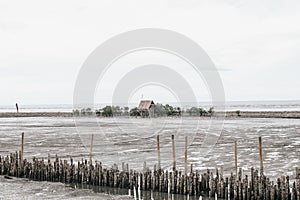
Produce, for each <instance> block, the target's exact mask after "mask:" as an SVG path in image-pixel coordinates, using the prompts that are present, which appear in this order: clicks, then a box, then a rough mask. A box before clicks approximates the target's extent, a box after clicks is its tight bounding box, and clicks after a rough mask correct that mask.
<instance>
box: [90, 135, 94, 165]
mask: <svg viewBox="0 0 300 200" xmlns="http://www.w3.org/2000/svg"><path fill="white" fill-rule="evenodd" d="M93 140H94V134H92V138H91V146H90V164H92V157H93Z"/></svg>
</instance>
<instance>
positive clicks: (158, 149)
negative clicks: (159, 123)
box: [157, 135, 161, 169]
mask: <svg viewBox="0 0 300 200" xmlns="http://www.w3.org/2000/svg"><path fill="white" fill-rule="evenodd" d="M157 160H158V169H160V167H161V166H160V144H159V135H157Z"/></svg>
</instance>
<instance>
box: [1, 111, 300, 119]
mask: <svg viewBox="0 0 300 200" xmlns="http://www.w3.org/2000/svg"><path fill="white" fill-rule="evenodd" d="M223 114H224V113H221V112H216V113H215V114H214V116H216V117H218V116H222V115H223ZM239 115H240V116H238V114H237V112H236V111H227V112H226V118H287V119H300V111H240V113H239ZM14 117H73V113H72V112H20V113H16V112H0V118H14ZM83 117H88V116H83ZM118 117H119V116H118ZM126 117H128V116H126ZM184 117H197V116H189V115H185V116H184ZM208 117H210V116H202V117H201V118H208Z"/></svg>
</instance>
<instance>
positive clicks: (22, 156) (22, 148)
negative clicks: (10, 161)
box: [21, 132, 24, 161]
mask: <svg viewBox="0 0 300 200" xmlns="http://www.w3.org/2000/svg"><path fill="white" fill-rule="evenodd" d="M23 159H24V132H22V143H21V160H22V161H23Z"/></svg>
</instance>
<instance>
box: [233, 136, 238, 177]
mask: <svg viewBox="0 0 300 200" xmlns="http://www.w3.org/2000/svg"><path fill="white" fill-rule="evenodd" d="M237 159H238V158H237V142H236V141H234V167H235V175H236V177H237V176H238V161H237Z"/></svg>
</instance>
